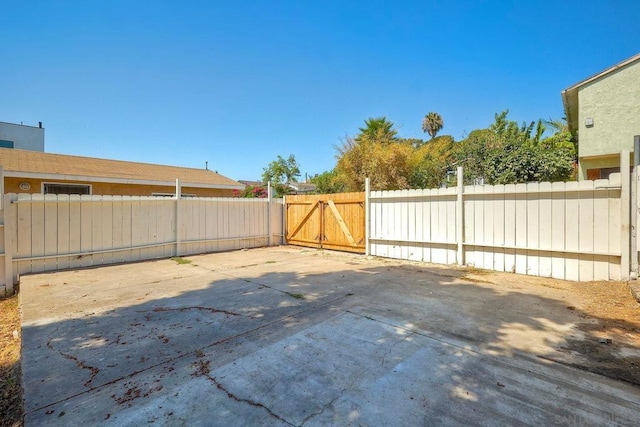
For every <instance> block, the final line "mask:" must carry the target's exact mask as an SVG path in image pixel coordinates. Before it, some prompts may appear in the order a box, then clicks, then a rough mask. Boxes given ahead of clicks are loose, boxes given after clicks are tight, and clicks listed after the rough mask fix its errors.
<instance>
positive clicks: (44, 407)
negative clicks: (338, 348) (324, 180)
mask: <svg viewBox="0 0 640 427" xmlns="http://www.w3.org/2000/svg"><path fill="white" fill-rule="evenodd" d="M344 298H346V297H345V296H340V297H337V298H335V299H332V300H330V301H327V302H323V303H320V304H317V305H313V306H311V307H307V308H304V309H302V310H300V311H299V312H297V313H293V314H289V315H287V316H283V317H281V318H279V319H276V320H274V321H272V322H268V323H265V324H263V325H260V326H257V327H255V328H253V329H249V330H247V331H244V332H240V333H238V334H235V335H231V336H228V337H225V338H222V339H220V340H218V341H215V342H213V343H211V344H209V345H206V346H204V347H201V348H199V349H196V350H193V351H190V352H188V353H183V354H181V355H179V356H176V357H173V358H170V359H168V360H164V361H162V362H158V363H155V364H152V365H150V366H148V367H146V368H144V369H140V370H137V371H133V372H131V373H129V374H127V375H123V376H121V377H119V378H115V379H113V380H111V381H107V382H106V383H103V384H100V385H99V386H96V387H91V388H90V389H89V390H87V391H82V392H79V393H76V394H74V395H72V396H68V397H65V398H62V399H60V400H57V401H55V402H51V403H49V404H47V405H44V406H40V407H38V408H34V409H32V410H31V411H29V412H28V413H29V414H30V413H32V412H36V411H39V410H42V409H46V408H49V407H51V406H54V405H57V404H59V403H62V402H66V401H68V400H71V399H73V398H76V397H78V396H80V395H83V394H86V393H90V392H91V391H94V390H98V389H101V388H103V387H107V386H109V385H112V384H116V383H118V382H120V381H122V380H125V379H128V378H133V377H134V376H136V375H138V374H141V373H143V372H146V371H149V370H151V369H154V368H157V367H158V366H162V365H166V364H169V363H173V362H176V361H178V360H180V359H183V358H185V357H188V356H191V355H196V356H197V352H199V351H202V350H205V349H208V348H212V347H215V346H217V345H220V344H223V343H226V342H229V341H231V340H233V339H237V338H240V337H242V336H244V335H247V334H250V333H253V332H256V331H259V330H261V329H264V328H267V327H269V326H273V325H275V324H277V323H280V322H283V321H285V320H287V319H291V318H295V317H297V316H300V315H302V314H304V313H306V312H308V311H311V310H315V309H317V308H320V307H323V306H325V305H331V304H332V303H334V302H336V301H339V300H341V299H344ZM56 330H57V328H56ZM53 332H55V330H54V331H53ZM49 338H50V339H53V338H51V337H49ZM96 369H97V368H96ZM91 380H93V378H91Z"/></svg>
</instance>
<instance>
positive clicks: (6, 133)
mask: <svg viewBox="0 0 640 427" xmlns="http://www.w3.org/2000/svg"><path fill="white" fill-rule="evenodd" d="M0 140H4V141H13V143H14V145H13V148H16V149H19V150H32V151H44V128H39V127H33V126H23V125H16V124H13V123H4V122H0Z"/></svg>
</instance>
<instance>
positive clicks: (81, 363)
mask: <svg viewBox="0 0 640 427" xmlns="http://www.w3.org/2000/svg"><path fill="white" fill-rule="evenodd" d="M57 330H58V328H56V329H55V330H53V332H56V331H57ZM53 332H52V333H53ZM52 340H53V337H51V334H49V339H48V340H47V348H48V349H49V350H51V351H54V352H56V353H58V354H59V355H60V356H62V357H64V358H65V359H67V360H72V361H74V362H75V363H76V365H77V366H78V367H79V368H80V369H86V370H88V371H90V372H91V376H90V377H89V379H88V380H87V381H86V382H85V383H84V384H83V386H85V387H87V388H89V389H93V387H91V386H90V385H89V384H91V382H92V381H93V379H94V378H95V377H96V375H98V373H100V369H98V368H96V367H95V366H91V365H87V364H86V363H85V362H84V361H83V360H80V359H79V358H78V357H76V356H74V355H72V354H68V353H65V352H63V351H62V350H58V349H56V348H54V347H53V344H52V343H51V341H52Z"/></svg>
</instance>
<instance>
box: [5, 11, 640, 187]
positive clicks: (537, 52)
mask: <svg viewBox="0 0 640 427" xmlns="http://www.w3.org/2000/svg"><path fill="white" fill-rule="evenodd" d="M0 10H1V11H2V12H1V13H2V25H0V121H5V122H13V123H20V122H23V123H24V124H29V125H36V126H37V123H38V121H42V122H43V123H44V126H45V128H46V136H45V150H46V151H48V152H53V153H63V154H76V155H82V156H92V157H105V158H111V159H119V160H130V161H141V162H149V163H161V164H173V165H178V166H187V167H202V168H204V164H205V161H208V162H209V167H210V168H211V169H215V170H218V171H219V172H220V173H222V174H223V175H226V176H229V177H230V178H233V179H258V178H259V177H260V175H261V173H262V169H263V168H264V167H265V166H266V165H267V164H268V163H269V162H270V161H272V160H274V159H275V158H276V156H277V155H278V154H280V155H282V156H285V157H286V156H288V155H289V154H294V155H295V156H296V158H297V160H298V162H299V164H300V166H301V170H302V172H303V178H304V173H309V174H315V173H319V172H322V171H324V170H328V169H331V168H332V167H333V166H334V165H335V154H336V151H335V146H336V145H339V144H340V143H341V139H343V138H344V136H345V135H355V134H356V133H357V131H358V128H359V127H361V126H362V125H363V123H364V120H365V119H367V118H368V117H379V116H386V117H387V118H388V119H389V120H391V121H393V122H394V123H396V125H397V128H398V130H399V134H400V135H401V136H404V137H418V138H420V137H423V136H424V134H423V133H422V129H421V121H422V118H423V117H424V115H425V114H426V113H427V112H429V111H437V112H439V113H440V114H441V115H442V117H443V118H444V122H445V127H444V129H443V131H442V132H441V134H450V135H453V136H454V137H455V138H456V139H460V138H462V137H463V135H465V133H466V132H469V131H471V130H473V129H477V128H483V127H486V126H488V125H489V124H490V123H491V122H492V121H493V115H494V113H496V112H499V111H502V110H504V109H509V110H510V114H509V117H510V118H512V119H514V120H518V121H524V120H527V121H529V120H537V119H538V118H543V119H548V118H560V117H562V116H563V109H562V101H561V97H560V91H561V90H563V89H565V88H567V87H568V86H571V85H573V84H574V83H577V82H578V81H580V80H583V79H584V78H586V77H589V76H591V75H592V74H595V73H597V72H599V71H602V70H604V69H605V68H608V67H609V66H612V65H614V64H616V63H618V62H620V61H622V60H624V59H627V58H628V57H630V56H632V55H634V54H636V53H638V52H640V24H639V23H640V21H639V19H640V1H639V0H609V1H605V0H602V1H595V0H567V1H551V0H539V1H524V0H523V1H517V0H513V1H509V0H500V1H497V0H496V1H489V0H487V1H462V0H456V1H424V0H423V1H399V0H397V1H375V0H369V1H344V0H339V1H305V0H288V1H224V2H223V1H207V0H202V1H186V0H185V1H180V2H179V1H156V0H154V1H151V0H149V1H135V0H127V1H111V0H109V1H100V2H97V1H86V0H83V1H64V0H60V1H55V0H50V1H15V0H14V1H7V0H0Z"/></svg>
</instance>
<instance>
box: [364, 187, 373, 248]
mask: <svg viewBox="0 0 640 427" xmlns="http://www.w3.org/2000/svg"><path fill="white" fill-rule="evenodd" d="M370 192H371V181H370V180H369V178H365V179H364V254H365V255H366V256H369V255H371V248H370V244H371V242H370V240H369V239H370V236H371V205H370V203H371V202H370V201H369V193H370Z"/></svg>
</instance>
